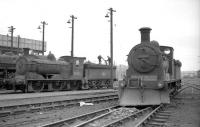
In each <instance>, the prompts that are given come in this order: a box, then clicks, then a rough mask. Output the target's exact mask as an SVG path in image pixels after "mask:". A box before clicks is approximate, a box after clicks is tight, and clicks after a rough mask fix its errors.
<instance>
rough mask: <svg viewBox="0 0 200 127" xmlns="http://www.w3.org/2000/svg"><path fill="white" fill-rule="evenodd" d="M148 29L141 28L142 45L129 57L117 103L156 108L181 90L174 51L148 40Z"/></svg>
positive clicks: (178, 68)
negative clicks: (154, 106)
mask: <svg viewBox="0 0 200 127" xmlns="http://www.w3.org/2000/svg"><path fill="white" fill-rule="evenodd" d="M150 31H151V29H150V28H148V27H144V28H141V29H140V32H141V43H140V44H138V45H136V46H134V47H133V48H132V49H131V51H130V52H129V54H128V70H127V71H126V78H125V81H124V83H122V84H120V88H119V104H120V105H122V106H129V105H131V106H132V105H135V106H137V105H138V106H139V105H159V104H161V103H170V95H171V94H174V93H175V92H176V91H177V90H178V89H179V88H180V87H181V84H180V83H181V76H180V74H181V72H180V68H181V62H180V61H178V60H175V59H174V58H173V51H174V50H173V48H172V47H169V46H159V43H158V42H157V41H150Z"/></svg>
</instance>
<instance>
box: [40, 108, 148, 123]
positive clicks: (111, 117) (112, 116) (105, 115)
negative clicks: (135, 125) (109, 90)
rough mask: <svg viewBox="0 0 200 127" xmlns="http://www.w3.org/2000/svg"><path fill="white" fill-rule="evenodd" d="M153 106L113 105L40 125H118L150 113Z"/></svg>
mask: <svg viewBox="0 0 200 127" xmlns="http://www.w3.org/2000/svg"><path fill="white" fill-rule="evenodd" d="M151 111H152V108H151V107H148V108H145V109H142V110H138V109H136V108H124V107H119V106H115V107H111V108H107V109H104V110H100V111H95V112H91V113H87V114H84V115H81V116H77V117H74V118H70V119H65V120H61V121H56V122H52V123H48V124H45V125H41V126H40V127H67V126H70V127H117V126H121V125H124V124H126V123H127V122H130V121H137V119H138V118H140V117H143V116H145V115H147V114H149V113H150V112H151Z"/></svg>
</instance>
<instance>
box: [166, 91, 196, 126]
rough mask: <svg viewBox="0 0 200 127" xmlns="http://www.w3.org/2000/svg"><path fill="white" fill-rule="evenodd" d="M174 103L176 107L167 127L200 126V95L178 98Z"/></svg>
mask: <svg viewBox="0 0 200 127" xmlns="http://www.w3.org/2000/svg"><path fill="white" fill-rule="evenodd" d="M184 96H185V95H184ZM188 96H191V95H187V97H188ZM174 104H175V105H176V108H175V109H174V110H172V111H173V113H172V114H171V116H170V117H169V119H168V121H167V123H166V127H200V95H198V97H196V98H191V99H189V98H181V99H176V100H175V101H174Z"/></svg>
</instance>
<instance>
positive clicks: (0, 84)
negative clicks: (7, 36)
mask: <svg viewBox="0 0 200 127" xmlns="http://www.w3.org/2000/svg"><path fill="white" fill-rule="evenodd" d="M18 57H19V56H18V55H15V54H13V53H12V52H6V53H4V54H0V89H8V90H9V89H13V85H12V84H11V82H10V81H11V79H12V78H14V76H15V71H16V69H15V66H16V60H17V59H18Z"/></svg>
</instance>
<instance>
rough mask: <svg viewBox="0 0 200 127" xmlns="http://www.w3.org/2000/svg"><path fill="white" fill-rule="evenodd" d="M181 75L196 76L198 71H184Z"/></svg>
mask: <svg viewBox="0 0 200 127" xmlns="http://www.w3.org/2000/svg"><path fill="white" fill-rule="evenodd" d="M181 75H182V77H196V76H197V71H182V72H181Z"/></svg>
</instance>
